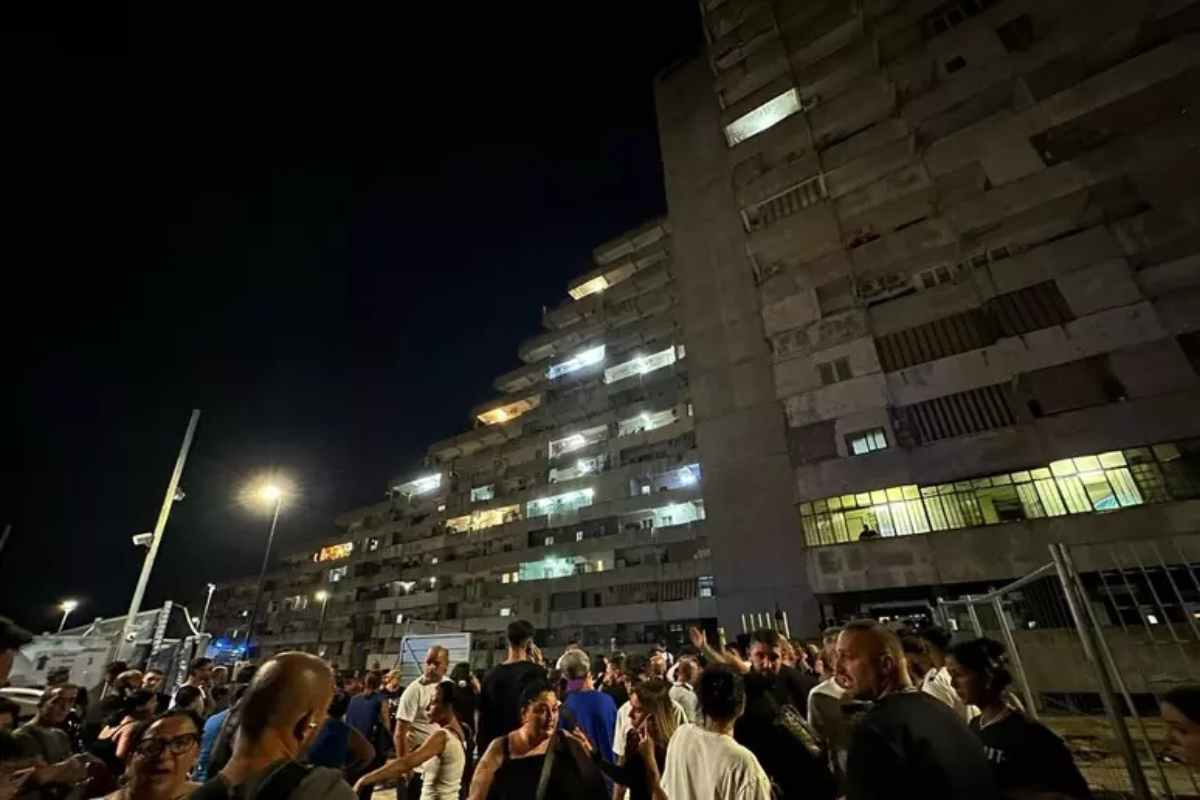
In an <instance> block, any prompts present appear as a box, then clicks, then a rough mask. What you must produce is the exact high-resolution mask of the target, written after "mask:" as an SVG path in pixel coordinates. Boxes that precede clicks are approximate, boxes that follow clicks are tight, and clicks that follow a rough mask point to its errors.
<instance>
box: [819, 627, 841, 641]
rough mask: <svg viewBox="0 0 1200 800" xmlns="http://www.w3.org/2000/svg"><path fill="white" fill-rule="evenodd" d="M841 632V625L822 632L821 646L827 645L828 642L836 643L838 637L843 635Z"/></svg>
mask: <svg viewBox="0 0 1200 800" xmlns="http://www.w3.org/2000/svg"><path fill="white" fill-rule="evenodd" d="M841 632H842V626H841V625H832V626H830V627H828V628H826V629H825V630H823V631H821V644H825V643H826V642H828V641H830V640H834V641H836V640H837V637H838V635H839V634H841Z"/></svg>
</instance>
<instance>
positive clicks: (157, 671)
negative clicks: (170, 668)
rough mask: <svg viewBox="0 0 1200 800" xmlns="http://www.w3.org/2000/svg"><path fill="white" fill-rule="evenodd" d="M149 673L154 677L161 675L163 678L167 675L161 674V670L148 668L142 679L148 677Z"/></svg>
mask: <svg viewBox="0 0 1200 800" xmlns="http://www.w3.org/2000/svg"><path fill="white" fill-rule="evenodd" d="M150 673H154V674H155V675H162V676H164V677H165V676H166V674H167V673H165V672H163V671H162V670H161V669H159V668H158V667H148V668H147V669H146V671H145V672H143V673H142V677H143V678H144V677H146V676H147V675H149V674H150Z"/></svg>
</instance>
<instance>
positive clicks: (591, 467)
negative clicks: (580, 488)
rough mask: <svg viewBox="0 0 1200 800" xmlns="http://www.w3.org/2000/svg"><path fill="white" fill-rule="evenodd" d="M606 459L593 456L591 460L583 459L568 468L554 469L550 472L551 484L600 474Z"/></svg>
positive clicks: (601, 456) (600, 456)
mask: <svg viewBox="0 0 1200 800" xmlns="http://www.w3.org/2000/svg"><path fill="white" fill-rule="evenodd" d="M604 463H605V457H604V456H603V455H598V456H592V457H591V458H581V459H579V460H578V461H576V462H575V463H574V464H571V465H569V466H566V467H554V468H553V469H551V470H550V476H549V478H550V483H558V482H559V481H569V480H574V479H575V478H578V477H581V476H583V475H591V474H593V473H596V472H600V471H602V470H603V469H604Z"/></svg>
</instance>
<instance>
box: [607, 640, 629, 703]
mask: <svg viewBox="0 0 1200 800" xmlns="http://www.w3.org/2000/svg"><path fill="white" fill-rule="evenodd" d="M600 688H601V689H602V690H603V692H604V693H605V694H607V695H608V696H609V697H611V698H612V699H613V703H614V704H615V705H616V706H617V708H620V707H621V706H623V705H625V704H626V703H627V702H629V692H627V691H625V654H624V653H612V654H610V655H609V656H608V659H607V661H606V662H605V664H604V685H603V686H601V687H600Z"/></svg>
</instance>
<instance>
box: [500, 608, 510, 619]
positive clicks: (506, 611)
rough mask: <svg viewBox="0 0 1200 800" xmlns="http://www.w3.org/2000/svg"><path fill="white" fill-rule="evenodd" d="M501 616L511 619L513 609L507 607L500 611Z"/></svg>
mask: <svg viewBox="0 0 1200 800" xmlns="http://www.w3.org/2000/svg"><path fill="white" fill-rule="evenodd" d="M500 616H502V617H511V616H512V609H511V608H510V607H508V606H505V607H504V608H502V609H500Z"/></svg>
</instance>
